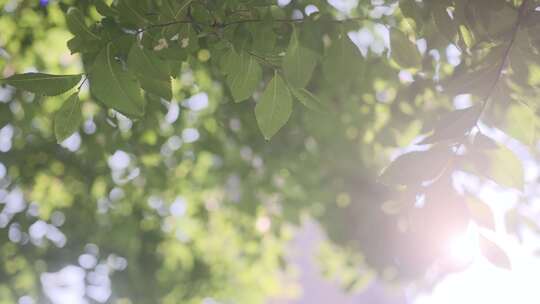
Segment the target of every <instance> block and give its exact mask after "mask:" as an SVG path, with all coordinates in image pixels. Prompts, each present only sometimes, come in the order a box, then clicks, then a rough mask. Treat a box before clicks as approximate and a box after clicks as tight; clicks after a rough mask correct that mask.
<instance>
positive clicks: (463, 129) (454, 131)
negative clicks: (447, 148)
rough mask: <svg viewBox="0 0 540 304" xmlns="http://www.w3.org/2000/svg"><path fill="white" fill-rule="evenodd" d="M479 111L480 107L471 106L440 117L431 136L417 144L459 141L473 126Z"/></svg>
mask: <svg viewBox="0 0 540 304" xmlns="http://www.w3.org/2000/svg"><path fill="white" fill-rule="evenodd" d="M480 110H481V107H480V106H472V107H468V108H465V109H460V110H455V111H452V112H450V113H447V114H446V115H443V116H441V117H440V118H439V120H438V121H437V123H436V124H435V127H434V130H433V134H432V135H430V136H428V137H426V138H425V139H424V140H422V141H421V142H420V143H419V144H420V145H425V144H433V143H437V142H442V141H451V140H459V139H460V138H462V137H463V136H465V133H467V132H469V131H470V130H471V129H472V127H474V126H475V124H476V121H477V119H478V116H479V115H480Z"/></svg>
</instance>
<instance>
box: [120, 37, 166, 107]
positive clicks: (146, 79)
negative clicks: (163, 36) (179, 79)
mask: <svg viewBox="0 0 540 304" xmlns="http://www.w3.org/2000/svg"><path fill="white" fill-rule="evenodd" d="M128 68H129V70H130V71H132V72H134V73H135V75H136V76H137V78H138V79H139V82H140V83H141V87H142V88H143V89H144V90H145V91H147V92H150V93H153V94H156V95H158V96H160V97H163V98H165V99H167V100H170V99H172V85H171V78H170V76H169V75H170V71H169V66H168V64H167V62H166V61H165V60H163V59H161V58H160V57H158V56H157V55H156V54H155V53H154V52H152V51H150V50H147V49H143V48H141V47H139V46H138V45H137V44H136V43H134V44H133V46H132V47H131V50H130V51H129V55H128Z"/></svg>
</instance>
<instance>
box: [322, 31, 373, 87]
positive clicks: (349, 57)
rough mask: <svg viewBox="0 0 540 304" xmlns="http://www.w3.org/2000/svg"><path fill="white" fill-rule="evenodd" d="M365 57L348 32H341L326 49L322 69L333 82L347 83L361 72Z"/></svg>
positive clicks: (329, 80)
mask: <svg viewBox="0 0 540 304" xmlns="http://www.w3.org/2000/svg"><path fill="white" fill-rule="evenodd" d="M362 61H363V57H362V54H361V53H360V51H359V50H358V48H357V47H356V45H354V43H352V41H351V40H350V39H349V37H348V36H347V35H346V34H341V35H340V36H339V37H337V38H336V39H335V40H333V41H332V44H331V45H330V47H329V48H328V50H327V51H326V54H325V55H324V59H323V63H322V70H323V76H324V77H325V79H326V80H327V81H328V82H330V83H332V84H347V83H350V82H351V80H352V78H354V77H358V76H359V75H360V74H361V68H362V65H361V64H362Z"/></svg>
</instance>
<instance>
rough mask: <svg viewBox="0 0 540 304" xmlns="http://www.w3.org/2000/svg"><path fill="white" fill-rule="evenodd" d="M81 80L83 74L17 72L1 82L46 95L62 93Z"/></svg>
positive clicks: (0, 81) (0, 80)
mask: <svg viewBox="0 0 540 304" xmlns="http://www.w3.org/2000/svg"><path fill="white" fill-rule="evenodd" d="M79 81H81V75H51V74H43V73H25V74H15V75H13V76H11V77H8V78H4V79H0V83H5V84H9V85H11V86H14V87H16V88H17V89H21V90H25V91H29V92H32V93H36V94H42V95H46V96H55V95H60V94H62V93H64V92H66V91H68V90H69V89H71V88H73V87H74V86H75V85H77V83H79Z"/></svg>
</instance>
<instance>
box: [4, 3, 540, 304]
mask: <svg viewBox="0 0 540 304" xmlns="http://www.w3.org/2000/svg"><path fill="white" fill-rule="evenodd" d="M353 2H354V1H353ZM347 3H350V2H347ZM538 5H539V3H538V1H533V0H474V1H472V0H439V1H426V0H420V1H416V0H401V1H396V0H377V1H375V0H373V1H371V2H368V1H360V2H359V3H356V4H354V5H349V6H347V5H346V3H345V2H343V3H342V2H340V1H328V2H327V1H323V0H297V1H295V0H293V1H277V2H276V1H274V0H223V1H219V0H113V1H105V0H85V1H68V0H62V1H29V0H11V1H9V0H0V29H1V34H0V76H2V77H3V78H2V79H0V84H1V85H2V87H0V204H3V205H4V207H3V209H2V211H1V213H0V228H1V230H0V259H1V261H2V262H3V263H1V264H0V303H14V302H15V301H16V300H17V299H19V298H20V297H22V296H25V295H30V296H31V297H33V298H34V299H38V300H42V301H46V299H47V297H49V298H50V294H48V291H47V289H46V288H44V287H42V286H41V285H42V280H41V281H40V276H41V278H43V276H42V274H43V273H53V272H56V271H58V270H60V269H62V268H64V267H65V266H66V265H72V264H79V265H80V266H81V267H82V268H83V269H85V271H86V278H87V285H88V286H98V285H99V286H101V285H106V286H109V287H108V288H110V290H109V293H108V294H107V296H106V297H104V298H103V297H102V298H100V297H99V296H97V295H96V294H92V293H91V292H87V294H86V296H87V297H88V299H90V300H91V301H96V302H99V303H103V302H110V303H201V301H202V299H205V298H213V299H216V300H217V301H223V302H224V303H262V302H263V301H264V299H266V298H267V297H268V296H272V295H275V294H279V293H280V292H282V291H283V289H285V288H286V286H284V284H283V281H282V280H281V279H280V278H281V276H282V275H283V274H284V273H286V272H287V265H286V263H285V262H284V259H283V254H284V246H285V245H286V243H287V241H289V240H290V238H291V235H293V234H294V230H295V227H298V225H299V223H300V221H301V219H302V218H303V217H304V216H308V217H311V218H313V219H316V220H317V221H318V222H319V223H320V224H321V225H322V226H323V227H324V228H325V231H326V233H327V234H328V236H329V239H330V240H331V241H332V250H333V251H334V252H333V253H332V257H331V260H332V261H333V263H331V264H332V265H331V266H328V267H333V270H334V271H335V272H337V273H338V274H339V275H340V276H341V277H343V278H344V279H343V282H344V284H343V285H344V287H345V288H355V287H358V286H359V285H360V284H361V283H362V282H365V281H366V280H365V279H366V277H372V275H371V273H375V274H376V275H377V277H379V278H380V279H382V280H386V281H389V282H397V283H399V282H407V281H411V280H420V279H422V278H423V276H424V274H425V273H426V272H427V271H428V270H432V269H433V267H434V265H437V268H436V269H437V271H436V273H437V276H441V275H444V274H445V273H448V272H449V271H455V270H457V269H459V267H460V265H454V264H453V263H451V262H449V261H448V257H447V256H446V255H447V250H446V246H447V244H448V241H449V239H450V238H452V237H453V236H455V235H458V234H460V233H463V232H464V231H465V230H467V227H468V225H469V224H470V223H471V222H472V223H474V224H475V225H477V226H479V227H483V228H485V229H487V230H495V228H496V227H495V222H494V219H493V214H492V211H491V209H490V208H489V207H488V205H487V204H485V203H484V202H482V201H481V200H480V198H479V195H478V191H477V190H478V187H473V186H470V184H468V183H465V182H463V180H464V178H461V179H460V178H458V177H460V176H461V177H463V176H466V177H467V178H468V179H469V180H471V179H472V180H474V181H475V182H476V183H481V184H494V185H497V187H501V188H504V189H511V190H512V191H516V192H518V193H519V196H520V199H521V201H522V202H520V204H518V205H516V206H512V208H511V209H509V210H508V211H507V212H506V217H507V220H506V221H505V224H507V228H506V229H507V230H508V232H510V233H515V234H516V235H519V234H518V232H519V231H520V229H524V228H523V227H528V228H527V229H532V230H533V231H538V229H539V227H538V226H537V225H536V224H535V223H534V221H531V220H530V219H528V218H527V217H526V216H525V215H524V213H523V212H521V210H523V209H522V208H525V207H523V206H525V205H526V203H527V201H528V200H530V199H531V195H533V194H534V189H535V188H534V184H535V181H534V180H531V179H530V178H529V179H528V178H527V175H526V174H525V173H526V172H525V171H524V167H523V162H522V160H523V157H522V156H520V155H526V156H527V157H528V160H529V161H531V162H534V161H536V159H537V157H538V148H537V143H538V142H537V139H536V137H535V134H536V130H537V129H538V128H539V125H538V113H539V112H538V109H537V102H536V98H537V96H538V93H539V91H540V60H538V58H540V57H538V56H539V55H540V37H539V35H538V31H539V30H540V11H539V10H537V6H538ZM516 147H517V148H516ZM516 152H518V153H516ZM529 175H530V174H529ZM481 250H482V253H483V254H484V256H485V257H486V258H487V259H488V260H489V261H491V262H492V263H494V264H495V265H497V266H499V267H510V264H509V261H508V258H507V257H506V256H505V254H504V252H503V251H502V250H501V249H500V248H498V247H497V245H496V244H494V243H492V242H491V241H490V240H489V238H484V237H483V236H481ZM85 261H86V262H85ZM88 261H91V262H88ZM360 268H361V269H369V270H370V274H369V275H367V274H366V272H365V271H360V270H359V269H360ZM88 290H91V289H88ZM2 301H4V302H2ZM40 303H41V302H40Z"/></svg>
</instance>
